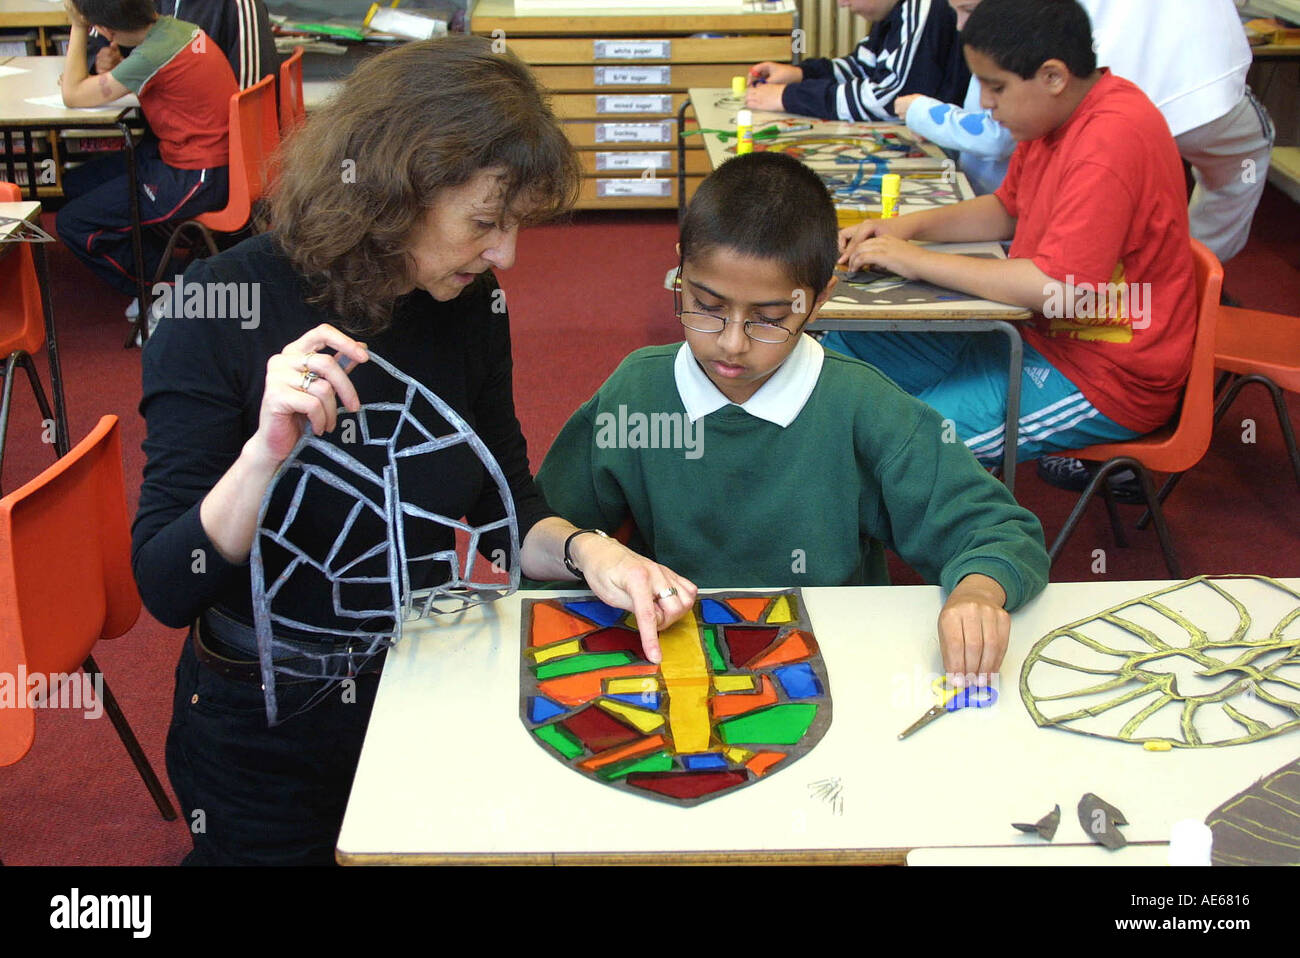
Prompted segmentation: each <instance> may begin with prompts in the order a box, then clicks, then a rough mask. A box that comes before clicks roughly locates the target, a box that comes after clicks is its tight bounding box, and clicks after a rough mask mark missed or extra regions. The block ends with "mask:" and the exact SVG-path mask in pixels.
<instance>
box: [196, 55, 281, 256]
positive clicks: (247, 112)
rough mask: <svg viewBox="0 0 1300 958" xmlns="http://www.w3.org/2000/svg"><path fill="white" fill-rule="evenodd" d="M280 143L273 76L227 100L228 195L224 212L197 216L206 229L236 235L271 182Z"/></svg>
mask: <svg viewBox="0 0 1300 958" xmlns="http://www.w3.org/2000/svg"><path fill="white" fill-rule="evenodd" d="M279 144H280V129H279V126H278V125H277V123H276V116H275V76H274V75H273V74H267V75H266V76H264V77H262V79H260V80H258V81H257V82H256V83H254V84H253V85H252V86H250V87H249V88H248V89H246V90H240V91H239V92H238V93H236V94H235V95H234V96H232V97H231V98H230V194H229V197H228V198H227V200H226V206H225V209H221V210H216V211H214V212H211V213H203V214H202V215H200V216H198V217H196V219H197V220H198V221H199V222H200V223H202V224H203V225H204V226H206V227H208V229H211V230H215V231H217V232H221V233H235V232H238V231H239V230H241V229H243V228H244V226H245V225H246V224H247V223H248V220H249V217H250V216H251V215H252V211H253V204H254V203H256V202H257V201H258V200H259V199H261V198H262V195H263V194H264V193H265V192H266V187H267V184H268V183H270V181H271V176H272V167H271V161H272V157H273V156H274V154H275V150H276V147H277V146H279Z"/></svg>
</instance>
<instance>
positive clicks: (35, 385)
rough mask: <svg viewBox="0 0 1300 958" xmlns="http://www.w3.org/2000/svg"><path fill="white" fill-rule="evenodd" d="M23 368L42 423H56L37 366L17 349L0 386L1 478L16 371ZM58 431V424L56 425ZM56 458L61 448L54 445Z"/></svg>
mask: <svg viewBox="0 0 1300 958" xmlns="http://www.w3.org/2000/svg"><path fill="white" fill-rule="evenodd" d="M18 366H22V367H23V369H24V371H26V373H27V381H28V382H29V383H30V384H31V387H32V395H33V396H34V397H36V406H37V408H38V409H40V411H41V421H42V422H54V413H53V412H51V410H50V403H49V400H48V399H46V398H45V390H44V388H42V386H41V378H40V376H39V375H38V374H37V372H36V364H35V363H34V362H32V357H31V356H30V355H29V354H28V353H26V352H24V351H23V350H21V349H16V350H14V351H13V352H12V353H10V354H9V358H8V359H6V360H5V368H4V376H3V380H4V382H3V385H2V386H0V477H2V476H3V475H4V462H5V438H6V436H7V435H8V434H9V404H10V402H11V401H12V398H13V391H14V370H15V369H16V368H17V367H18ZM55 428H56V429H57V428H58V426H57V423H56V425H55ZM52 448H53V449H54V458H55V460H57V459H58V458H59V448H58V445H57V444H53V446H52ZM3 492H4V488H3V483H2V482H0V494H3Z"/></svg>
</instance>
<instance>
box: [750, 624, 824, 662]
mask: <svg viewBox="0 0 1300 958" xmlns="http://www.w3.org/2000/svg"><path fill="white" fill-rule="evenodd" d="M816 651H817V643H816V642H815V641H813V637H812V636H811V635H809V634H808V633H807V632H799V631H797V630H796V631H794V632H791V633H790V634H789V635H787V636H786V637H785V638H784V639H783V640H782V641H781V644H780V645H778V646H777V647H776V648H775V649H773V650H772V651H771V652H769V653H767V654H766V655H765V656H763V657H762V658H761V659H759V660H757V661H756V662H754V664H753V665H752V666H751V668H755V669H765V668H768V667H769V666H772V665H780V664H781V663H783V662H797V661H798V660H799V659H806V658H808V656H810V655H812V654H813V653H814V652H816Z"/></svg>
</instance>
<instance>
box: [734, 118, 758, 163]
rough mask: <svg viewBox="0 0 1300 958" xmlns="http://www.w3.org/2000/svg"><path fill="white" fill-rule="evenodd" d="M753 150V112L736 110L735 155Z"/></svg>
mask: <svg viewBox="0 0 1300 958" xmlns="http://www.w3.org/2000/svg"><path fill="white" fill-rule="evenodd" d="M753 152H754V114H753V113H752V112H751V111H750V110H738V111H737V112H736V155H737V156H740V155H741V154H744V153H753Z"/></svg>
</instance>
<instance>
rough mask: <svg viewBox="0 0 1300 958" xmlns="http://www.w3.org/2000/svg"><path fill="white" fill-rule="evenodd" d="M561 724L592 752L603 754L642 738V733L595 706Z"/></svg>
mask: <svg viewBox="0 0 1300 958" xmlns="http://www.w3.org/2000/svg"><path fill="white" fill-rule="evenodd" d="M560 724H561V725H563V726H564V727H565V728H566V729H568V730H569V731H570V732H572V733H573V734H574V735H576V736H577V737H578V738H579V739H580V740H581V742H582V744H583V745H585V746H587V748H588V750H589V751H592V752H603V751H605V749H607V748H613V747H614V746H616V745H622V744H624V743H625V742H631V741H632V740H633V739H638V738H641V737H642V733H641V732H638V731H636V730H635V729H631V728H628V727H627V726H626V725H624V724H623V723H622V722H620V721H618V719H616V718H614V717H613V716H612V715H610V714H609V713H608V712H605V711H603V710H602V709H598V708H595V707H594V706H593V707H590V708H585V709H583V710H582V711H581V712H579V713H577V714H576V715H572V716H570V717H569V718H567V719H565V720H564V721H563V722H561V723H560Z"/></svg>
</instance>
